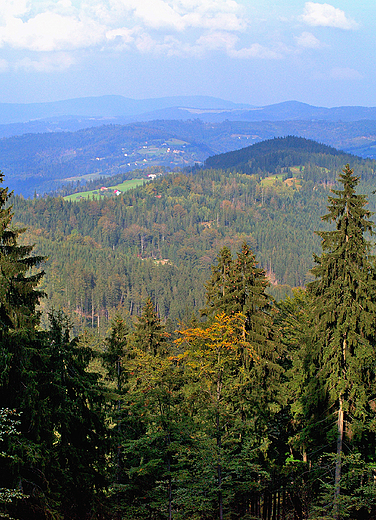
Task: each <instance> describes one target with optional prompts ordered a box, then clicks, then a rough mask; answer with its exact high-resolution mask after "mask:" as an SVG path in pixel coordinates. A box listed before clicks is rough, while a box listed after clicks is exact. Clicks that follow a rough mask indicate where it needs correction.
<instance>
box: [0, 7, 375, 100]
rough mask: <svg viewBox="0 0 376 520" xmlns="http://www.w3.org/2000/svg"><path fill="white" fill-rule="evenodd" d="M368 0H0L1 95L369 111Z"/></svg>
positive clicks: (371, 36) (371, 26) (371, 34)
mask: <svg viewBox="0 0 376 520" xmlns="http://www.w3.org/2000/svg"><path fill="white" fill-rule="evenodd" d="M375 34H376V2H375V0H362V1H361V2H360V1H359V0H358V1H355V0H333V1H332V0H329V3H322V2H305V1H301V0H279V1H278V0H0V102H20V103H29V102H42V101H55V100H60V99H69V98H75V97H84V96H97V95H105V94H120V95H123V96H125V97H129V98H135V99H145V98H153V97H164V96H173V95H210V96H215V97H220V98H222V99H228V100H231V101H235V102H241V103H250V104H252V105H256V106H260V105H265V104H271V103H278V102H280V101H287V100H297V101H302V102H305V103H310V104H313V105H319V106H328V107H329V106H339V105H365V106H376V69H375V59H376V37H375Z"/></svg>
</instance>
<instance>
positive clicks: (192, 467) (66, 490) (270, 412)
mask: <svg viewBox="0 0 376 520" xmlns="http://www.w3.org/2000/svg"><path fill="white" fill-rule="evenodd" d="M285 173H287V174H289V173H291V172H285ZM201 175H202V177H200V174H199V173H196V174H195V175H193V176H192V177H185V176H177V177H167V178H164V179H162V181H161V185H162V186H163V185H164V186H165V188H166V192H165V195H164V197H165V198H166V199H167V195H166V193H167V194H168V190H173V189H175V190H177V192H178V196H179V197H180V198H181V204H180V206H181V208H182V209H183V210H184V209H185V208H184V205H183V202H184V197H183V195H184V189H185V190H188V188H190V186H191V184H190V183H191V182H192V183H193V182H199V185H200V184H203V185H204V187H205V182H204V181H205V179H208V184H209V187H210V185H211V189H212V192H214V193H215V190H216V188H221V189H222V190H223V189H224V188H226V187H227V189H228V190H230V186H231V189H232V190H233V191H232V192H230V193H233V194H234V201H233V202H232V201H231V200H229V203H230V204H234V205H235V203H236V204H238V203H239V200H240V201H242V199H241V196H242V194H243V191H242V190H243V188H244V186H242V185H240V186H239V185H238V183H239V182H240V180H243V178H247V179H248V178H249V177H247V176H244V174H237V176H235V177H234V178H232V177H228V174H226V178H228V180H229V183H228V184H227V183H226V182H222V184H221V183H220V181H221V178H222V176H224V173H223V172H218V171H216V172H214V171H212V172H207V173H205V174H204V172H202V173H201ZM325 175H327V172H326V173H325ZM215 176H217V177H215ZM289 178H290V177H289ZM216 179H217V180H216ZM239 179H240V180H239ZM1 180H2V179H1ZM300 180H301V181H303V180H304V179H300ZM327 180H328V179H327ZM338 181H339V182H338V184H336V187H335V188H334V189H332V191H329V190H328V189H327V187H325V186H322V188H321V189H322V190H323V194H325V197H326V205H327V209H326V211H324V212H323V215H324V216H323V217H322V218H323V221H324V222H326V223H327V228H326V229H323V230H321V231H319V238H320V239H321V247H320V244H318V247H317V252H316V255H315V257H314V260H315V266H314V268H313V269H312V271H311V281H310V282H309V283H308V284H307V287H306V289H304V288H300V289H296V290H295V291H294V292H293V294H292V296H291V297H288V298H285V299H283V300H281V301H280V302H279V303H277V302H276V301H275V300H274V299H273V298H272V297H271V296H270V295H269V294H268V293H269V290H270V282H269V280H268V277H267V275H266V271H265V270H264V269H263V268H262V267H260V266H259V264H258V259H257V257H256V255H255V253H254V251H253V245H252V243H251V239H252V234H251V235H249V236H247V234H246V233H244V234H243V235H240V236H239V237H236V240H235V239H233V242H232V243H230V245H231V246H232V249H230V247H229V246H228V245H227V244H225V243H222V244H220V242H218V243H217V244H216V245H217V246H219V245H220V247H219V249H218V250H217V254H216V257H215V259H214V262H212V265H211V269H210V270H209V273H208V276H207V277H206V281H205V283H204V297H203V302H202V305H200V313H196V315H191V316H190V317H189V318H186V320H185V322H182V323H180V325H179V326H178V327H175V328H174V327H172V323H169V324H168V323H165V320H164V319H161V315H160V314H159V312H158V311H157V307H156V304H157V301H158V300H157V298H156V297H155V296H156V295H152V297H150V295H149V296H148V295H147V294H146V296H145V298H144V300H143V302H142V305H141V308H140V311H139V312H138V313H137V316H136V317H134V318H133V319H132V318H131V317H130V316H129V315H127V312H125V309H124V308H123V307H122V305H119V304H118V306H117V307H118V308H117V312H116V313H115V315H114V317H113V318H112V320H111V323H110V326H109V328H108V330H107V332H106V334H105V335H104V336H102V335H99V334H98V333H95V332H94V331H93V330H92V331H90V328H86V330H85V331H84V332H82V333H81V334H79V335H78V334H76V333H72V331H71V325H70V323H69V319H68V318H67V316H66V314H65V313H64V312H63V311H62V310H61V309H60V310H59V309H51V310H50V312H49V315H48V325H47V326H46V327H41V323H40V318H41V316H40V312H39V307H38V302H40V301H43V300H44V299H45V295H44V294H43V285H40V282H41V280H42V278H43V277H44V273H43V271H41V269H42V267H43V268H44V269H45V270H46V276H47V274H48V270H49V269H50V268H51V267H52V266H53V264H51V265H49V264H48V262H45V258H43V256H41V255H40V254H39V253H38V254H37V255H35V252H36V250H34V252H33V250H32V247H31V246H29V245H23V244H27V243H28V240H29V238H30V237H31V236H32V235H31V234H29V233H30V232H27V231H26V232H24V231H23V230H22V229H20V228H19V227H17V226H16V227H14V225H13V222H12V220H14V217H13V213H12V212H13V208H12V207H11V206H9V193H8V190H7V189H6V188H3V187H0V224H1V225H0V282H1V283H0V287H1V292H0V348H1V356H0V364H1V368H0V386H1V390H0V399H1V403H0V453H1V456H0V517H3V518H9V517H11V518H14V519H19V520H21V519H24V518H32V519H35V520H39V519H43V520H44V519H56V520H60V519H64V520H85V519H88V520H89V519H98V520H99V519H111V518H113V519H124V520H125V519H129V520H131V519H133V520H141V519H142V520H143V519H145V520H159V519H161V520H162V519H166V520H167V519H168V520H172V519H176V520H179V519H186V518H192V519H195V520H214V519H219V520H224V519H226V520H227V519H228V520H230V519H231V520H235V519H239V520H240V519H242V520H244V519H249V520H251V519H254V520H264V519H275V520H282V519H286V520H287V519H297V520H303V519H309V520H319V519H321V520H327V519H334V520H342V519H345V518H350V519H352V520H358V519H359V520H372V519H374V518H376V488H375V479H374V471H375V458H376V452H375V446H376V443H375V441H376V439H375V395H376V368H375V354H376V352H375V350H376V340H375V338H376V284H375V280H376V264H375V257H374V256H373V255H372V244H371V242H370V236H371V233H372V228H373V223H372V221H371V216H372V214H371V212H370V211H369V209H368V202H367V197H366V196H365V195H362V194H360V193H359V177H358V176H357V175H356V174H354V172H353V170H352V169H351V168H350V166H349V165H347V166H345V167H344V169H343V171H342V173H340V174H339V178H338ZM163 182H164V183H165V184H162V183H163ZM213 182H214V184H213ZM216 182H217V184H216ZM253 182H254V185H253V190H254V191H253V192H252V190H251V189H250V190H249V192H248V195H249V197H250V200H251V201H252V197H253V199H255V200H256V201H257V200H258V196H259V195H256V188H257V187H259V188H260V189H261V190H262V189H263V188H264V189H265V193H264V195H262V194H261V195H260V197H261V200H259V201H258V204H257V207H259V209H260V211H261V212H262V209H263V207H273V206H272V203H271V199H269V198H268V196H267V195H266V192H267V187H268V186H267V185H266V186H262V184H259V182H260V181H257V179H253ZM310 182H312V181H310ZM294 184H295V191H296V194H297V195H300V194H301V193H304V182H301V183H300V182H299V183H298V181H294ZM192 185H193V184H192ZM156 186H159V184H149V185H148V186H146V187H145V188H144V190H150V191H151V193H150V199H147V198H146V197H145V191H142V190H136V191H135V192H134V193H133V194H132V195H131V196H130V201H131V202H133V204H132V206H133V207H138V204H140V205H141V207H142V208H143V214H145V215H147V212H148V211H150V206H151V205H152V204H153V205H154V204H155V198H157V197H156V194H155V193H154V194H153V189H155V188H156ZM246 186H247V187H249V188H250V186H248V185H246ZM277 188H278V189H279V190H280V191H278V190H277ZM290 188H291V187H289V186H288V185H285V184H284V183H283V181H278V183H277V184H276V185H272V190H271V193H270V194H269V195H271V194H272V196H273V197H277V194H278V193H279V197H280V198H278V199H276V203H275V205H276V207H278V204H282V201H284V204H285V207H288V203H287V202H286V200H288V199H289V197H288V196H287V195H286V196H285V198H283V197H282V194H283V193H284V191H285V190H286V193H288V194H289V193H290V191H289V190H290ZM197 190H198V188H197V189H196V191H197ZM318 191H319V188H318V187H317V189H316V190H313V189H312V188H311V190H310V191H308V193H309V194H311V193H316V192H318ZM223 193H224V192H221V194H222V195H223ZM157 194H158V195H159V194H161V195H162V193H159V192H157ZM194 194H195V195H196V196H197V193H196V192H194ZM235 194H237V197H238V200H236V199H235ZM293 195H295V192H294V194H293ZM263 197H264V198H263ZM306 197H307V198H308V197H309V196H308V195H306ZM162 198H163V196H161V199H159V198H157V200H158V201H159V200H162ZM187 198H188V197H187ZM285 199H286V200H285ZM293 199H294V197H292V200H293ZM117 200H118V199H111V200H110V201H106V202H107V203H111V204H113V206H111V205H110V208H112V209H113V211H115V210H116V209H118V208H117V206H116V204H119V203H118V202H116V201H117ZM126 200H127V199H126ZM298 200H300V199H298ZM317 200H318V199H315V198H314V199H313V201H316V203H317ZM113 201H115V202H113ZM14 202H15V207H16V204H17V205H18V207H17V211H18V215H20V214H22V213H21V210H23V209H22V208H23V207H24V206H22V204H24V203H25V201H22V200H19V199H18V200H17V199H16V200H14ZM92 202H93V203H95V202H96V203H97V204H98V206H97V207H98V208H100V209H102V207H101V205H100V204H101V203H100V202H99V201H92ZM174 202H175V201H174ZM41 203H45V204H46V206H45V208H44V213H43V215H44V220H45V222H47V223H48V222H51V221H53V220H54V219H53V218H52V215H54V213H52V211H51V208H53V207H55V210H56V214H58V215H63V213H59V211H60V212H63V211H64V210H65V208H69V210H70V211H72V210H73V208H80V207H84V208H85V209H86V214H87V215H88V219H87V226H88V228H87V229H89V228H90V221H91V220H93V215H92V214H91V213H90V212H89V211H88V210H89V208H90V207H91V206H89V205H84V206H81V203H80V204H77V205H72V204H70V205H66V204H65V203H64V202H63V200H62V199H61V198H58V199H45V200H35V201H33V202H32V205H29V206H28V208H29V209H30V208H31V209H33V208H34V207H35V205H37V204H41ZM148 203H149V204H150V206H148ZM48 204H51V205H50V206H48ZM52 204H55V206H52ZM90 204H91V202H90ZM197 204H198V205H199V202H197ZM267 204H268V206H267ZM312 204H313V205H314V203H312ZM175 205H176V204H175ZM25 207H26V206H25ZM93 207H95V206H93ZM103 207H104V206H103ZM127 207H128V206H125V208H127ZM162 207H163V206H162ZM201 207H202V208H203V211H205V209H206V206H205V205H199V209H200V208H201ZM252 207H253V203H252ZM296 207H298V206H295V208H296ZM59 208H60V209H59ZM119 208H123V210H119V211H123V212H124V214H125V213H126V211H125V208H124V207H123V206H121V205H120V206H119ZM23 211H25V210H23ZM186 211H187V210H186ZM180 213H181V215H180V218H181V219H183V218H184V217H185V215H184V214H183V212H182V211H181V210H180ZM295 213H296V209H295ZM324 213H325V214H324ZM78 214H79V213H77V215H78ZM177 214H178V212H177V210H176V209H175V217H176V215H177ZM261 214H262V213H261ZM37 215H38V214H37V212H35V213H32V212H31V216H30V218H31V221H32V219H33V218H34V219H36V216H37ZM187 215H189V212H188V211H187ZM73 216H74V212H73V213H72V214H71V215H70V218H71V217H72V218H73ZM94 217H95V218H98V214H94ZM100 218H103V215H102V216H101V217H100ZM187 218H188V217H187ZM206 218H207V217H206ZM231 218H233V219H234V221H235V224H234V226H236V218H234V217H231V216H230V215H229V214H228V213H225V214H224V215H223V214H218V229H217V232H218V233H219V231H218V230H220V229H221V228H220V226H219V222H220V220H221V219H224V222H223V224H222V225H223V226H224V227H226V225H227V222H229V221H231ZM76 219H77V216H76ZM77 220H78V219H77ZM176 220H177V217H176ZM64 222H65V221H63V220H60V224H59V225H54V226H52V225H51V227H50V228H49V229H47V232H48V233H51V234H52V233H55V234H57V233H58V232H60V233H61V236H60V240H61V242H67V243H69V240H70V238H69V237H65V235H64V234H63V231H64V224H63V223H64ZM203 222H205V223H206V222H210V221H208V220H203ZM157 223H158V222H157ZM74 224H76V225H77V222H74ZM32 225H33V226H35V222H34V224H32ZM130 225H132V224H130ZM203 227H205V229H208V230H209V231H210V230H212V226H203ZM192 228H193V229H194V226H193V224H192ZM36 229H37V228H35V229H34V230H33V232H32V233H34V235H33V236H36V235H37V233H36ZM234 229H236V227H235V228H234ZM179 230H180V229H179V228H178V229H177V231H176V232H178V231H179ZM41 234H42V233H41ZM70 234H72V235H75V238H76V239H78V240H79V241H81V242H77V243H76V246H77V245H78V244H81V245H84V244H85V241H86V244H87V245H89V244H90V247H91V249H92V254H93V256H95V254H100V253H101V251H102V250H103V249H105V248H104V247H103V246H101V245H100V243H99V241H98V242H95V241H94V238H90V237H89V235H86V236H83V235H82V236H81V237H78V232H77V231H75V232H74V233H70ZM166 236H167V232H166V235H164V241H166V240H167V238H166ZM160 239H161V237H160ZM248 239H249V240H248ZM161 241H162V242H163V240H162V239H161ZM95 244H97V245H95ZM157 245H158V244H154V247H155V248H156V247H157ZM113 246H115V248H113ZM134 247H135V250H136V249H137V250H138V248H140V247H141V253H140V254H145V251H144V250H143V249H142V248H144V249H145V248H147V247H149V248H151V247H153V242H150V243H148V241H147V240H145V237H144V239H143V241H142V242H141V241H140V243H137V245H136V244H135V245H134ZM38 248H39V251H40V250H41V249H42V248H41V247H40V246H39V245H38ZM193 249H194V248H193ZM109 251H113V254H114V255H116V254H117V252H116V243H113V244H111V243H109ZM71 253H72V254H71V259H73V258H74V256H73V255H76V257H77V258H78V256H79V248H78V247H76V248H74V247H72V249H71ZM107 253H108V252H107ZM102 260H103V262H104V266H106V265H107V264H106V263H105V262H106V257H103V259H102ZM61 267H62V265H61ZM75 274H76V275H78V271H77V272H76V273H75ZM72 282H73V281H72ZM54 283H56V284H58V283H59V276H58V273H55V278H54ZM147 289H149V287H147V286H146V287H145V291H146V293H147ZM82 298H83V296H82ZM158 305H159V307H161V304H160V303H159V304H158ZM167 325H169V326H167Z"/></svg>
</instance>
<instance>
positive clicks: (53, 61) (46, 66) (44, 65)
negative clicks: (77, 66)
mask: <svg viewBox="0 0 376 520" xmlns="http://www.w3.org/2000/svg"><path fill="white" fill-rule="evenodd" d="M74 63H75V60H74V59H73V58H72V56H71V55H69V54H67V53H56V54H55V53H54V54H48V55H45V56H42V57H41V58H40V59H37V60H32V59H31V58H23V59H21V60H18V61H17V62H16V63H15V65H14V68H15V69H23V70H26V71H29V72H30V71H37V72H56V71H61V70H65V69H68V68H69V67H71V66H72V65H73V64H74Z"/></svg>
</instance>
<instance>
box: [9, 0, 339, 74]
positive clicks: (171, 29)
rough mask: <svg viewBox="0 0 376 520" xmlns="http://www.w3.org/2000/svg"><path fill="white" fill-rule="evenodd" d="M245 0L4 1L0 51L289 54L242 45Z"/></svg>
mask: <svg viewBox="0 0 376 520" xmlns="http://www.w3.org/2000/svg"><path fill="white" fill-rule="evenodd" d="M241 1H242V0H239V1H238V0H0V48H3V49H4V50H6V49H7V48H13V49H17V50H21V51H26V52H27V51H31V52H33V53H35V52H37V53H38V52H41V53H56V52H60V53H66V52H72V55H74V56H76V54H73V51H77V50H80V49H85V48H97V49H98V50H100V49H107V50H113V51H124V50H126V51H129V50H133V51H137V52H140V53H151V54H157V55H165V56H203V55H205V53H208V52H213V51H217V52H222V53H224V54H226V55H227V56H229V57H231V58H238V59H266V60H269V59H280V58H282V57H284V56H285V55H286V54H288V53H291V50H289V49H284V48H283V46H282V44H281V43H279V44H277V43H276V44H274V45H272V44H271V43H269V42H268V43H266V44H262V42H260V43H258V42H255V43H252V44H244V43H243V45H240V43H239V42H240V39H239V37H238V35H239V34H242V35H245V36H244V37H249V34H247V30H250V28H251V23H250V22H249V21H248V20H247V19H246V17H245V8H244V6H242V5H241ZM326 5H327V4H314V3H312V2H308V3H307V4H306V10H307V9H308V11H307V12H306V14H305V16H306V17H307V16H308V15H309V13H310V12H311V11H309V6H326ZM329 7H331V6H329ZM332 9H334V8H332ZM337 11H339V10H337ZM315 12H316V11H315ZM340 12H342V11H340ZM316 14H317V13H316ZM306 21H307V20H306ZM307 23H308V22H307ZM297 43H298V45H299V46H300V47H301V48H314V47H317V46H319V44H320V42H319V41H318V40H317V39H315V37H314V36H313V35H311V34H310V33H303V34H302V35H301V36H300V37H298V38H297ZM62 56H65V58H61V62H60V64H57V65H56V68H57V69H59V68H61V67H62V68H64V67H67V66H69V63H74V60H73V58H71V59H68V58H67V56H68V55H67V54H62ZM17 67H21V68H25V69H28V70H41V71H42V70H51V68H53V60H52V59H51V60H50V61H49V60H48V59H47V57H46V56H45V55H43V56H42V58H41V59H35V57H34V56H32V57H31V58H30V57H29V56H28V55H27V54H26V57H25V58H24V59H23V60H20V61H19V62H18V64H17Z"/></svg>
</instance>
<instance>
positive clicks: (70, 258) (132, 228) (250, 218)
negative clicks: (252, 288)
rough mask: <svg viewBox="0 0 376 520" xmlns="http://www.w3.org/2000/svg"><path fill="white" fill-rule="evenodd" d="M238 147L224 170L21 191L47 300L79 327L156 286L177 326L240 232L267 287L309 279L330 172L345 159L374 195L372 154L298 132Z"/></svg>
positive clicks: (200, 298) (18, 214)
mask: <svg viewBox="0 0 376 520" xmlns="http://www.w3.org/2000/svg"><path fill="white" fill-rule="evenodd" d="M234 153H235V152H234ZM235 154H236V156H237V157H240V158H241V161H243V163H242V162H241V161H240V162H239V161H238V163H237V162H235V163H234V168H232V169H231V168H229V167H228V165H229V162H223V167H226V168H227V169H210V170H208V169H206V170H199V169H196V170H194V171H193V172H192V173H190V174H185V175H184V174H181V173H178V174H169V175H165V176H163V177H162V178H160V179H157V180H155V181H153V182H151V183H149V184H147V185H145V186H144V187H140V188H138V189H136V190H133V191H130V192H127V193H124V194H122V195H121V196H120V197H114V198H111V199H106V200H88V201H81V202H67V201H64V200H63V199H62V198H61V197H60V198H53V197H46V198H43V199H34V200H25V199H23V198H20V197H16V198H15V199H14V211H15V221H16V222H17V223H19V224H20V225H21V226H25V227H26V228H27V233H26V235H25V236H26V240H27V241H28V242H29V243H35V244H36V247H35V250H36V252H37V253H38V254H41V255H45V256H46V257H48V260H47V264H46V271H47V274H46V276H45V278H44V282H43V289H45V290H46V292H47V293H48V300H46V302H45V303H44V306H45V307H47V308H51V307H55V308H62V309H64V311H65V312H67V313H68V315H69V316H71V317H72V319H74V322H75V324H76V326H77V327H83V326H89V327H98V326H99V328H101V327H103V330H105V329H106V327H107V321H108V317H109V316H111V315H113V313H114V312H115V309H116V308H118V307H119V306H121V307H122V308H123V309H125V310H126V311H127V312H129V314H130V315H131V316H133V315H138V314H139V312H140V310H141V307H142V305H143V302H144V301H145V298H146V297H147V296H151V297H152V299H153V301H154V302H155V305H156V307H157V311H158V314H159V316H160V317H161V319H162V320H166V319H168V320H169V321H168V323H171V324H176V323H178V321H179V320H181V319H183V318H185V319H186V318H189V317H191V315H192V313H196V314H197V311H198V309H200V308H201V307H202V306H203V303H204V287H203V285H204V281H205V280H206V279H207V278H208V276H209V275H210V266H211V265H212V264H213V262H214V261H215V258H216V257H217V254H218V251H219V250H220V249H221V248H222V247H224V246H227V247H229V248H230V249H231V250H236V249H238V248H239V247H240V245H241V244H242V242H243V241H244V240H246V241H247V242H248V243H249V244H250V246H251V248H252V249H253V251H254V252H255V253H256V255H257V260H258V261H259V262H260V265H261V266H262V267H263V268H264V269H266V271H267V274H268V276H269V279H270V281H271V283H272V286H271V288H270V289H269V290H270V292H271V293H272V294H273V295H275V296H276V297H277V298H280V297H283V296H284V295H285V294H290V292H291V288H293V287H298V286H305V285H306V283H307V281H308V280H309V279H310V275H309V270H310V268H311V267H312V265H313V257H312V253H313V252H316V251H317V250H318V248H319V243H320V240H319V238H318V237H317V236H316V235H315V233H314V231H315V230H317V229H320V227H321V226H322V223H321V221H320V216H321V215H322V214H323V213H324V212H325V205H326V199H327V196H328V193H329V189H330V187H333V185H334V181H335V177H336V176H337V175H338V172H339V171H340V170H341V167H342V166H343V164H344V163H346V162H347V161H348V160H349V159H351V160H352V165H353V166H354V168H355V169H356V170H357V171H358V172H359V174H361V175H362V178H363V186H362V189H364V190H365V192H366V193H369V194H370V193H371V191H372V190H373V189H374V188H375V187H376V185H375V184H376V183H375V176H374V171H375V170H374V168H375V163H374V161H370V160H367V161H364V160H361V159H358V158H355V157H349V156H347V155H346V154H343V153H341V152H338V151H336V150H333V149H331V148H329V147H327V146H324V145H319V144H318V143H313V142H310V141H307V140H305V139H299V138H285V139H276V140H272V141H268V142H264V143H260V144H258V145H255V146H254V147H251V148H249V149H247V148H246V149H244V150H242V151H239V152H236V153H235ZM227 157H230V158H231V157H232V156H231V154H230V156H227ZM211 160H213V161H214V160H217V161H222V157H221V156H218V158H217V159H215V158H213V159H211ZM226 160H227V159H226ZM247 161H248V162H247ZM253 163H254V165H255V166H254V167H253V166H252V170H251V171H250V170H249V168H250V166H249V165H250V164H253ZM242 164H246V165H247V166H246V169H247V168H248V170H247V173H243V172H242ZM373 198H374V197H373V196H371V197H370V199H371V200H370V202H371V203H372V200H373Z"/></svg>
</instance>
